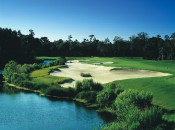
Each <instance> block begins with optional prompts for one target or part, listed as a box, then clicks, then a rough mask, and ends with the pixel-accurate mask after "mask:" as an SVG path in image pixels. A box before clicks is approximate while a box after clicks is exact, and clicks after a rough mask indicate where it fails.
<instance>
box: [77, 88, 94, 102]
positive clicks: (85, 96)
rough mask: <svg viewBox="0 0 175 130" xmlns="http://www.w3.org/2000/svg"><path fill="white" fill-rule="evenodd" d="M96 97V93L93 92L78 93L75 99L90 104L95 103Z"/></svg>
mask: <svg viewBox="0 0 175 130" xmlns="http://www.w3.org/2000/svg"><path fill="white" fill-rule="evenodd" d="M96 97H97V92H95V91H86V92H84V91H83V92H79V93H78V94H77V95H76V98H79V99H84V100H86V101H87V102H90V103H95V102H96Z"/></svg>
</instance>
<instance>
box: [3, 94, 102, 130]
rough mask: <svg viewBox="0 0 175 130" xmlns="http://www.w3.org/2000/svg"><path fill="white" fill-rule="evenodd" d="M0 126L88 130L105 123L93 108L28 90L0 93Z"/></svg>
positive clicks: (21, 129)
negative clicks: (57, 99)
mask: <svg viewBox="0 0 175 130" xmlns="http://www.w3.org/2000/svg"><path fill="white" fill-rule="evenodd" d="M0 103H1V105H0V130H91V129H95V128H96V129H100V126H103V125H104V124H105V123H104V121H103V119H102V118H101V116H100V115H99V114H98V113H97V112H96V111H95V110H89V109H86V108H84V107H81V106H78V105H76V104H75V103H74V102H71V101H51V100H49V99H47V98H45V97H41V96H38V95H36V94H31V93H28V94H27V93H18V94H5V93H0Z"/></svg>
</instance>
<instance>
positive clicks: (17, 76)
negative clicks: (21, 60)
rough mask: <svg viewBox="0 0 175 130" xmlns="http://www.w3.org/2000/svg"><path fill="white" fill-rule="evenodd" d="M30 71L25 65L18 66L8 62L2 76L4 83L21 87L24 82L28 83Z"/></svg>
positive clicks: (13, 62)
mask: <svg viewBox="0 0 175 130" xmlns="http://www.w3.org/2000/svg"><path fill="white" fill-rule="evenodd" d="M30 69H31V68H30V67H29V66H28V65H26V64H24V65H20V64H17V63H16V62H15V61H9V62H8V63H7V64H6V65H5V68H4V72H3V76H4V79H5V81H7V82H9V83H14V84H16V85H21V84H22V83H23V82H24V81H29V72H30Z"/></svg>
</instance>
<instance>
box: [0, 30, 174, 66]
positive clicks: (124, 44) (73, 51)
mask: <svg viewBox="0 0 175 130" xmlns="http://www.w3.org/2000/svg"><path fill="white" fill-rule="evenodd" d="M34 36H35V33H34V31H33V30H29V34H28V35H24V34H22V33H21V32H20V31H13V30H11V29H7V28H0V60H1V61H0V66H1V68H2V67H3V66H4V64H5V63H7V62H8V61H9V60H15V61H17V62H18V63H30V62H33V60H34V57H35V56H103V57H105V56H107V57H143V58H145V59H151V60H172V59H175V33H172V35H171V36H168V35H165V36H164V37H161V36H160V35H157V36H155V37H149V36H148V34H147V33H145V32H141V33H138V34H137V35H133V36H131V37H130V38H129V40H123V39H122V38H121V37H118V36H116V37H114V39H113V41H110V40H109V39H108V38H106V39H105V40H103V41H100V40H98V39H97V38H96V37H95V36H94V35H89V37H88V38H85V39H84V40H83V41H82V42H79V41H78V40H72V36H71V35H69V36H68V39H67V40H62V39H59V40H56V41H54V42H51V41H49V39H48V38H47V37H41V38H35V37H34Z"/></svg>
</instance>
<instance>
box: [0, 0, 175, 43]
mask: <svg viewBox="0 0 175 130" xmlns="http://www.w3.org/2000/svg"><path fill="white" fill-rule="evenodd" d="M0 27H3V28H6V27H7V28H12V29H13V30H21V32H22V33H24V34H28V33H29V31H28V30H29V29H33V30H34V32H35V34H36V35H35V36H36V37H42V36H47V37H48V38H49V39H50V40H51V41H53V40H58V39H60V38H62V39H64V40H66V39H67V37H68V35H72V36H73V39H78V40H79V41H82V40H83V38H88V36H89V35H90V34H94V35H95V36H96V38H97V39H100V40H104V39H105V38H107V37H108V38H109V39H111V40H113V38H114V36H121V37H123V38H124V39H128V37H130V36H131V35H133V34H137V33H139V32H147V33H148V34H149V35H150V36H156V35H157V34H160V35H162V36H163V37H164V35H165V34H168V35H171V33H173V32H175V0H0Z"/></svg>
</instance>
